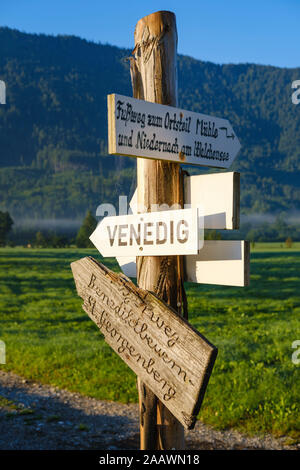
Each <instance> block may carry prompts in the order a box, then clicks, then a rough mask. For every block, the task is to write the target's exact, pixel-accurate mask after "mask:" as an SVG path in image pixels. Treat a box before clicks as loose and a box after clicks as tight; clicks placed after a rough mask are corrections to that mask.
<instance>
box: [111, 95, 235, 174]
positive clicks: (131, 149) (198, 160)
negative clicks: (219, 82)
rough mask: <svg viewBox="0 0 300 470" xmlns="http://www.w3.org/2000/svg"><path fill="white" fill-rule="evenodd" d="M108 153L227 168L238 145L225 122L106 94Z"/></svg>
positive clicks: (227, 123)
mask: <svg viewBox="0 0 300 470" xmlns="http://www.w3.org/2000/svg"><path fill="white" fill-rule="evenodd" d="M107 100H108V152H109V153H110V154H114V155H128V156H131V157H144V158H154V159H159V160H167V161H172V162H179V163H186V164H188V165H200V166H209V167H216V168H229V167H230V165H231V164H232V162H233V160H234V159H235V157H236V156H237V154H238V152H239V150H240V147H241V146H240V143H239V140H238V138H237V136H236V135H235V133H234V131H233V129H232V127H231V125H230V123H229V122H228V121H227V120H226V119H221V118H217V117H212V116H207V115H206V114H199V113H194V112H191V111H185V110H182V109H178V108H174V107H171V106H165V105H161V104H157V103H151V102H149V101H143V100H137V99H135V98H129V97H127V96H121V95H115V94H113V95H108V97H107Z"/></svg>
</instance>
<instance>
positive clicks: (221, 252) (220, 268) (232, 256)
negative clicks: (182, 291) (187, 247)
mask: <svg viewBox="0 0 300 470" xmlns="http://www.w3.org/2000/svg"><path fill="white" fill-rule="evenodd" d="M184 259H185V266H186V281H188V282H196V283H198V284H219V285H223V286H238V287H243V286H248V285H249V282H250V274H249V271H250V248H249V242H246V241H239V240H232V241H231V240H230V241H229V240H205V241H204V245H203V248H202V249H201V251H200V252H199V254H198V255H190V256H185V258H184ZM117 261H118V263H119V265H120V267H121V269H122V271H123V273H124V274H125V275H126V276H128V277H136V260H135V258H132V257H117Z"/></svg>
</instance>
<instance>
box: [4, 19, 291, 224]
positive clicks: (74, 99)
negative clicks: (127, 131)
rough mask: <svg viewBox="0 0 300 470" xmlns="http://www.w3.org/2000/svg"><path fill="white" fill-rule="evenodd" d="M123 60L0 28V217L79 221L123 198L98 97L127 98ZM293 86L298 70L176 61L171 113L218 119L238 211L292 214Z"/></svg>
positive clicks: (61, 39) (123, 183)
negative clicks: (237, 148) (2, 98)
mask: <svg viewBox="0 0 300 470" xmlns="http://www.w3.org/2000/svg"><path fill="white" fill-rule="evenodd" d="M129 55H130V51H129V50H124V49H119V48H117V47H112V46H110V45H101V44H95V43H92V42H87V41H85V40H83V39H80V38H77V37H73V36H72V37H70V36H58V37H52V36H46V35H33V34H25V33H21V32H19V31H16V30H11V29H8V28H0V79H1V80H4V81H5V83H6V87H7V98H6V100H7V104H6V105H1V106H0V163H1V169H0V210H9V211H10V212H11V214H12V216H13V217H15V218H20V217H26V218H28V217H34V218H59V217H64V218H68V217H69V218H80V217H82V216H83V215H84V214H85V213H86V211H87V209H91V210H92V211H94V210H95V208H96V207H97V205H98V204H100V203H101V202H114V201H115V200H116V197H117V196H118V195H119V194H128V193H129V192H130V191H131V192H132V190H133V188H134V186H135V161H134V160H133V159H130V158H128V157H112V156H108V155H107V111H106V109H107V107H106V95H107V94H108V93H120V94H125V95H129V96H131V94H132V92H131V84H130V75H129V62H128V60H127V58H128V56H129ZM296 79H300V68H298V69H280V68H276V67H270V66H262V65H253V64H241V65H216V64H213V63H209V62H201V61H198V60H194V59H192V58H190V57H186V56H179V57H178V82H179V105H180V107H182V108H186V109H189V110H193V111H199V112H204V113H206V114H214V115H217V116H221V117H225V118H228V119H229V120H230V122H231V123H232V125H233V127H234V130H235V132H236V133H237V135H238V137H239V138H240V141H241V144H242V150H241V152H240V154H239V156H238V158H237V160H236V161H235V162H234V164H233V166H232V168H231V169H234V170H238V171H240V172H241V209H242V211H243V212H245V213H264V212H272V213H275V212H276V213H277V212H282V211H291V210H296V209H297V210H299V209H300V178H299V175H300V132H299V129H300V105H298V106H295V105H293V104H292V101H291V92H292V90H291V83H292V81H293V80H296ZM192 171H195V170H192ZM197 171H199V170H198V169H197ZM202 171H203V170H202ZM204 171H208V169H204ZM214 171H216V170H214Z"/></svg>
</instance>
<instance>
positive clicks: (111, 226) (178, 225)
mask: <svg viewBox="0 0 300 470" xmlns="http://www.w3.org/2000/svg"><path fill="white" fill-rule="evenodd" d="M90 240H91V241H92V243H93V244H94V245H95V246H96V248H97V249H98V250H99V251H100V253H101V254H102V256H124V255H125V256H168V255H187V254H197V253H198V251H199V249H200V248H201V247H202V245H201V240H199V237H198V210H197V209H181V210H169V211H162V212H148V213H144V214H135V215H124V216H117V217H105V218H104V219H103V220H102V221H101V222H100V223H99V224H98V226H97V227H96V230H95V231H94V232H93V233H92V235H91V236H90ZM202 243H203V240H202Z"/></svg>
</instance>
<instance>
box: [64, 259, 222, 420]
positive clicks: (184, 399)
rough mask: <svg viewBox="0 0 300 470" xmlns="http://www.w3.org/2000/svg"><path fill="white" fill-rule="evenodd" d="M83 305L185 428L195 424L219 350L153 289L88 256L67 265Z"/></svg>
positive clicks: (117, 349) (106, 337) (129, 364)
mask: <svg viewBox="0 0 300 470" xmlns="http://www.w3.org/2000/svg"><path fill="white" fill-rule="evenodd" d="M71 267H72V271H73V276H74V279H75V284H76V288H77V292H78V295H79V296H80V297H82V299H83V300H84V303H83V309H84V310H85V311H86V313H87V314H88V315H89V317H90V318H91V319H92V320H93V321H94V322H95V323H96V325H97V326H98V327H99V328H100V330H101V332H102V333H103V334H104V337H105V340H106V342H107V343H108V344H109V345H110V346H111V347H112V348H113V349H114V351H115V352H116V353H117V354H118V355H119V356H120V357H121V359H123V361H124V362H125V363H126V364H127V365H128V366H129V367H130V368H131V369H132V370H133V371H134V372H135V373H136V374H137V375H138V376H139V377H140V379H141V380H142V381H143V382H144V383H145V384H146V385H147V386H148V387H149V388H150V389H151V390H152V391H153V393H154V394H155V395H156V396H157V397H158V398H159V400H161V401H162V402H163V404H164V405H165V406H166V407H167V408H168V409H169V410H170V411H171V413H173V415H174V416H176V418H177V419H178V420H179V421H180V422H181V423H182V424H183V426H184V427H185V428H187V429H192V428H193V427H194V425H195V421H196V417H197V414H198V412H199V409H200V406H201V402H202V400H203V396H204V393H205V389H206V386H207V383H208V380H209V377H210V374H211V371H212V368H213V365H214V362H215V359H216V356H217V349H216V348H215V347H214V346H213V345H212V344H211V343H210V342H209V341H207V339H205V338H204V337H203V336H202V335H201V334H200V333H199V332H198V331H197V330H196V329H194V328H193V327H192V326H191V325H190V324H189V323H188V322H187V321H186V320H184V319H183V318H182V317H179V316H178V315H177V314H176V312H175V311H174V310H172V309H171V308H170V307H169V306H168V305H167V304H165V303H164V302H163V301H162V300H160V299H159V298H158V297H156V296H155V295H153V294H152V293H150V292H148V291H146V290H144V289H141V288H138V287H136V286H135V285H134V284H133V283H132V282H131V281H130V279H128V278H127V277H125V276H124V275H119V274H116V273H114V272H113V271H111V270H109V269H108V268H106V267H105V266H104V265H103V264H100V263H98V262H97V261H96V260H94V259H93V258H91V257H87V258H83V259H81V260H79V261H75V262H74V263H72V264H71Z"/></svg>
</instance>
